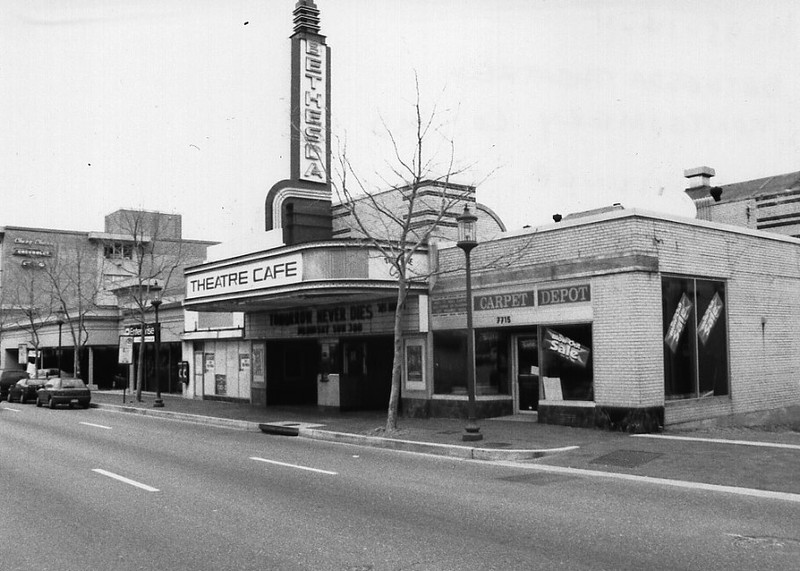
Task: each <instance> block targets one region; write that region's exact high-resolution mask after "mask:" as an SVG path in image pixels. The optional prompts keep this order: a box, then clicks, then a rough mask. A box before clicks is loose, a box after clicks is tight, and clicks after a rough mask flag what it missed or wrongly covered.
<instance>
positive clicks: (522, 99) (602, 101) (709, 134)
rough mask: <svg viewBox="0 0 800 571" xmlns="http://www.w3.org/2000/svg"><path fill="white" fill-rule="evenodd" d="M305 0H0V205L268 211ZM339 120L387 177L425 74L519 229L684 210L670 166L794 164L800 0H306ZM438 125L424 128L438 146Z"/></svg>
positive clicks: (84, 222) (739, 172) (238, 229)
mask: <svg viewBox="0 0 800 571" xmlns="http://www.w3.org/2000/svg"><path fill="white" fill-rule="evenodd" d="M294 4H295V1H294V0H69V1H67V0H61V1H59V0H2V10H1V11H0V18H1V20H0V84H1V85H2V87H0V226H2V225H8V226H32V227H51V228H57V229H67V230H87V231H97V230H102V228H103V217H104V216H105V215H106V214H108V213H110V212H112V211H114V210H116V209H118V208H120V207H142V208H145V209H149V210H163V211H166V212H178V213H181V214H183V225H184V235H185V236H186V237H189V238H200V239H209V240H219V241H228V240H235V239H237V238H241V237H242V236H243V235H244V234H245V233H246V232H248V231H261V230H262V229H263V228H264V198H265V196H266V193H267V191H268V190H269V188H270V187H271V186H272V185H273V184H274V183H275V182H277V181H279V180H282V179H285V178H288V176H289V172H288V160H287V156H288V151H289V148H288V117H287V113H288V111H287V109H288V98H289V47H290V46H289V39H288V38H289V36H290V35H291V34H292V31H293V25H292V10H293V8H294ZM317 6H318V7H319V9H320V12H321V27H322V33H323V34H324V35H325V36H326V37H327V43H328V45H329V46H330V47H331V49H332V67H333V70H332V80H331V81H332V111H333V118H332V125H333V130H334V134H335V135H336V136H338V137H339V138H341V139H344V138H346V140H347V146H348V155H349V156H350V158H351V159H352V160H353V161H354V162H355V164H356V167H357V169H359V172H360V173H362V176H363V177H364V178H365V179H367V180H369V181H371V182H372V183H373V185H374V186H375V187H376V188H379V187H380V186H381V181H380V178H379V176H378V175H377V174H376V173H380V172H383V169H384V166H383V165H384V163H385V161H386V159H387V158H388V153H389V148H388V145H387V137H386V133H385V131H384V127H383V124H384V123H385V124H386V125H387V126H388V127H389V128H390V129H391V130H392V132H393V133H395V134H396V136H398V137H399V138H400V139H401V141H405V140H406V139H407V136H408V135H410V134H411V132H412V131H411V130H412V129H413V127H414V123H413V119H414V118H413V108H412V104H413V100H414V74H415V72H416V74H417V75H418V77H419V84H420V91H421V96H422V102H423V106H424V107H425V109H426V110H428V111H430V109H432V108H433V106H434V105H436V109H437V122H438V124H440V125H441V133H442V140H446V139H452V140H453V142H454V143H455V153H456V159H457V161H458V163H459V165H468V166H469V170H468V171H467V172H465V173H464V175H463V176H461V177H460V178H459V180H458V182H462V183H467V184H470V183H480V184H479V186H478V200H479V201H480V202H482V203H484V204H486V205H487V206H489V207H490V208H492V209H494V210H495V211H496V212H497V213H498V214H499V215H500V216H501V218H502V219H503V220H504V222H505V223H506V225H507V226H508V228H509V229H513V228H519V227H521V226H523V225H525V224H532V225H537V224H541V223H547V222H549V221H551V216H552V214H553V213H556V212H559V213H562V214H567V213H569V212H574V211H578V210H585V209H590V208H596V207H600V206H605V205H609V204H611V203H614V202H621V203H622V204H623V205H625V206H630V207H639V208H647V209H650V210H660V211H665V212H670V213H674V214H681V215H687V216H694V208H693V206H692V205H691V201H689V200H688V199H687V198H686V197H685V196H684V194H683V189H684V188H685V186H686V184H685V183H686V181H685V179H684V178H683V170H684V169H687V168H691V167H696V166H700V165H708V166H711V167H713V168H715V169H716V171H717V176H716V178H715V179H714V182H715V183H717V184H725V183H730V182H737V181H742V180H748V179H753V178H760V177H764V176H769V175H773V174H782V173H786V172H792V171H797V170H800V152H799V151H800V73H798V72H799V71H800V34H799V33H798V30H800V2H797V1H796V0H785V1H782V0H773V1H766V2H752V1H741V2H737V1H731V0H727V1H720V2H714V1H707V0H702V1H701V0H697V1H687V2H680V1H663V2H660V1H652V0H651V1H646V2H643V1H635V0H618V1H604V2H603V1H595V0H574V1H539V0H402V1H401V0H392V1H389V0H317ZM439 142H440V141H439V140H437V141H431V143H432V144H431V149H432V150H434V151H436V150H437V149H438V152H440V153H442V154H440V155H439V158H440V159H442V160H444V159H446V156H447V155H446V153H444V152H443V151H442V147H441V145H439V144H438V143H439Z"/></svg>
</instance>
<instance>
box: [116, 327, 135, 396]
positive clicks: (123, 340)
mask: <svg viewBox="0 0 800 571" xmlns="http://www.w3.org/2000/svg"><path fill="white" fill-rule="evenodd" d="M118 362H119V364H120V365H128V374H127V375H126V376H125V384H124V385H122V403H123V404H125V396H126V393H127V391H128V383H129V381H130V378H131V370H130V369H131V364H133V337H132V336H129V335H120V336H119V359H118Z"/></svg>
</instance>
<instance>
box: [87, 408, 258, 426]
mask: <svg viewBox="0 0 800 571" xmlns="http://www.w3.org/2000/svg"><path fill="white" fill-rule="evenodd" d="M90 406H91V407H92V408H103V409H108V410H114V411H116V412H125V413H129V414H140V415H142V416H158V417H161V418H169V419H172V420H180V421H182V422H191V423H193V424H204V425H210V426H219V427H221V428H233V429H237V430H246V431H249V432H258V431H259V428H258V423H257V422H248V421H246V420H235V419H231V418H219V417H216V416H201V415H199V414H189V413H186V412H173V411H169V410H163V409H161V410H155V409H153V410H151V409H148V408H140V407H136V406H126V405H118V404H105V403H104V404H96V403H91V404H90Z"/></svg>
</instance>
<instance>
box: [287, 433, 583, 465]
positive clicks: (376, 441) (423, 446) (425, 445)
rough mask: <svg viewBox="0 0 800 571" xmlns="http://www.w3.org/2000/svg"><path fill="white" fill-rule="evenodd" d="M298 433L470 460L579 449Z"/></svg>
mask: <svg viewBox="0 0 800 571" xmlns="http://www.w3.org/2000/svg"><path fill="white" fill-rule="evenodd" d="M299 436H303V437H305V438H312V439H314V440H326V441H329V442H341V443H344V444H355V445H357V446H369V447H373V448H387V449H389V450H402V451H404V452H420V453H423V454H435V455H437V456H449V457H451V458H462V459H467V460H533V459H535V458H542V457H544V456H550V455H552V454H558V453H560V452H566V451H568V450H576V449H577V448H578V446H565V447H563V448H543V449H538V450H516V449H514V450H507V449H504V448H475V447H472V446H459V445H457V444H440V443H437V442H420V441H416V440H399V439H396V438H382V437H380V436H366V435H363V434H351V433H349V432H333V431H331V430H321V429H319V428H300V429H299Z"/></svg>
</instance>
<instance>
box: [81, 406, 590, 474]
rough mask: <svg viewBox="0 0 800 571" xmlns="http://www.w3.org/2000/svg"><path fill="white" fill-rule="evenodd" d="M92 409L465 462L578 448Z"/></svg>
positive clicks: (165, 412) (526, 457) (150, 411)
mask: <svg viewBox="0 0 800 571" xmlns="http://www.w3.org/2000/svg"><path fill="white" fill-rule="evenodd" d="M90 406H92V407H93V408H102V409H109V410H115V411H117V412H125V413H130V414H140V415H143V416H158V417H161V418H169V419H172V420H180V421H183V422H191V423H194V424H204V425H210V426H218V427H222V428H232V429H238V430H246V431H249V432H258V431H261V432H264V433H265V434H272V435H280V436H300V437H303V438H308V439H310V440H322V441H326V442H339V443H342V444H353V445H355V446H366V447H371V448H385V449H388V450H401V451H404V452H418V453H422V454H434V455H436V456H448V457H451V458H462V459H466V460H487V461H502V460H506V461H514V460H534V459H536V458H542V457H544V456H551V455H553V454H559V453H561V452H567V451H569V450H576V449H577V448H579V447H578V446H564V447H561V448H542V449H535V450H518V449H512V450H508V449H504V448H476V447H473V446H459V445H457V444H440V443H438V442H420V441H416V440H400V439H396V438H383V437H380V436H367V435H365V434H353V433H350V432H334V431H332V430H324V429H320V428H305V427H294V426H281V425H280V424H277V423H275V424H273V423H258V422H249V421H245V420H235V419H228V418H219V417H215V416H201V415H197V414H189V413H185V412H172V411H169V410H163V409H148V408H141V407H135V406H126V405H115V404H106V403H103V404H97V403H92V404H91V405H90Z"/></svg>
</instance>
